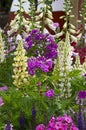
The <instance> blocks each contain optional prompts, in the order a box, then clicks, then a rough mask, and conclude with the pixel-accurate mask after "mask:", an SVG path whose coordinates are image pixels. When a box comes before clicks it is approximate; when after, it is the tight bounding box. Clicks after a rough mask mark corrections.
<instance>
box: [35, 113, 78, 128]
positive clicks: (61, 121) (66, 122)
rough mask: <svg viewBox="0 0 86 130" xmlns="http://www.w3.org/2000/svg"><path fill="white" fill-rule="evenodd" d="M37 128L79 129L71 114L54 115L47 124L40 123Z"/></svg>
mask: <svg viewBox="0 0 86 130" xmlns="http://www.w3.org/2000/svg"><path fill="white" fill-rule="evenodd" d="M36 130H78V128H77V127H76V126H75V125H74V123H73V120H72V118H71V117H70V116H67V115H64V116H59V117H56V118H55V117H52V118H51V119H50V121H49V123H48V125H47V126H45V125H43V124H40V125H38V126H37V127H36Z"/></svg>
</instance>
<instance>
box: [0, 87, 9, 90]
mask: <svg viewBox="0 0 86 130" xmlns="http://www.w3.org/2000/svg"><path fill="white" fill-rule="evenodd" d="M7 89H8V88H7V86H2V87H0V91H6V90H7Z"/></svg>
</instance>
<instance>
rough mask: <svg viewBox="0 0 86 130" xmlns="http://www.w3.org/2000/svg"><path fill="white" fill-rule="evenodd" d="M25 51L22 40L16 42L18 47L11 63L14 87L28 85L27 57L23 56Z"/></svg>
mask: <svg viewBox="0 0 86 130" xmlns="http://www.w3.org/2000/svg"><path fill="white" fill-rule="evenodd" d="M25 53H26V51H25V49H24V47H23V42H22V39H20V40H19V41H18V46H17V48H16V51H15V52H14V63H13V76H12V77H13V79H14V82H13V84H14V85H15V86H16V87H21V86H22V85H24V84H27V83H28V71H27V56H25Z"/></svg>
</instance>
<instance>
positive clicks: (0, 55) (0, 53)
mask: <svg viewBox="0 0 86 130" xmlns="http://www.w3.org/2000/svg"><path fill="white" fill-rule="evenodd" d="M4 59H5V50H4V41H3V39H2V30H1V29H0V63H2V62H3V61H4Z"/></svg>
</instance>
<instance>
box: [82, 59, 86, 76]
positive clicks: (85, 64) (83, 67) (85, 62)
mask: <svg viewBox="0 0 86 130" xmlns="http://www.w3.org/2000/svg"><path fill="white" fill-rule="evenodd" d="M82 71H83V74H84V73H86V57H85V61H84V63H83V65H82Z"/></svg>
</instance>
